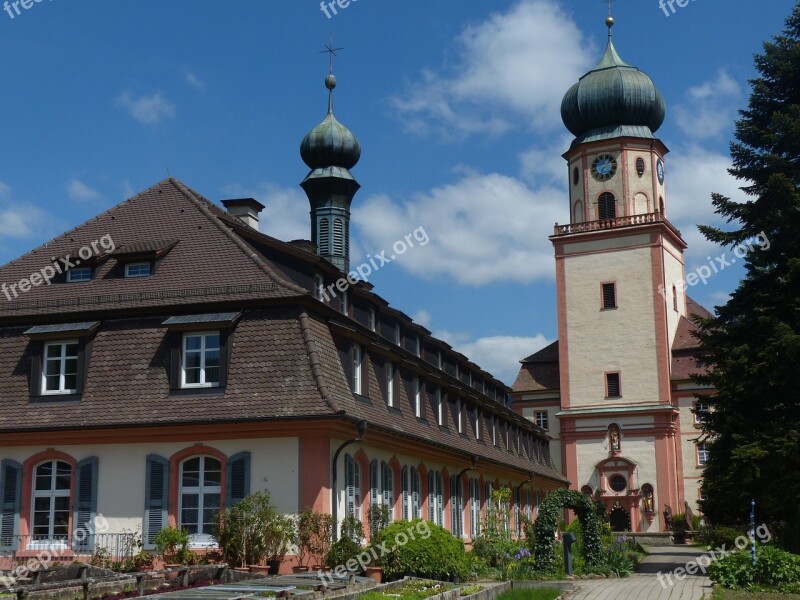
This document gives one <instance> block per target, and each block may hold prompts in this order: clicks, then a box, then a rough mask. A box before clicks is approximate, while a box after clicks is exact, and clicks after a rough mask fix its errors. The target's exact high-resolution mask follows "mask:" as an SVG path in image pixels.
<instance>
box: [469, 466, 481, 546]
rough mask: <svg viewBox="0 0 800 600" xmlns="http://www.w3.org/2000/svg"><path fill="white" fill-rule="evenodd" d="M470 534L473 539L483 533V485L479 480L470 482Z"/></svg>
mask: <svg viewBox="0 0 800 600" xmlns="http://www.w3.org/2000/svg"><path fill="white" fill-rule="evenodd" d="M468 487H469V533H470V535H471V536H472V539H475V538H476V537H478V536H479V535H480V533H481V484H480V481H478V479H477V478H475V477H473V478H471V479H470V480H469V486H468Z"/></svg>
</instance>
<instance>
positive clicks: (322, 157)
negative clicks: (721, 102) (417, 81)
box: [300, 39, 361, 273]
mask: <svg viewBox="0 0 800 600" xmlns="http://www.w3.org/2000/svg"><path fill="white" fill-rule="evenodd" d="M338 50H342V48H334V47H333V39H331V42H330V43H329V44H326V45H325V50H323V52H326V53H328V54H329V56H330V59H329V60H330V66H329V70H328V75H327V76H326V77H325V87H326V88H327V89H328V114H327V115H326V117H325V118H324V119H323V121H322V122H321V123H320V124H319V125H317V126H316V127H315V128H314V129H312V130H311V131H310V132H309V133H308V135H306V137H305V138H303V142H302V144H301V145H300V156H301V157H302V159H303V162H305V163H306V165H308V167H309V169H311V171H310V172H309V174H308V175H307V176H306V178H305V179H304V180H303V182H302V183H301V184H300V187H302V188H303V191H305V193H306V196H308V201H309V203H310V205H311V241H312V242H313V243H314V245H315V246H316V248H317V254H318V255H319V256H321V257H322V258H324V259H327V260H328V261H330V262H331V263H333V264H334V265H336V266H337V267H338V268H339V269H340V270H341V271H342V272H344V273H347V272H348V271H349V269H350V204H351V203H352V201H353V197H354V196H355V195H356V192H358V190H359V188H360V187H361V186H360V185H359V183H358V182H357V181H356V180H355V178H354V177H353V175H352V174H351V173H350V169H352V168H353V167H355V166H356V164H358V161H359V159H360V158H361V145H360V144H359V143H358V140H357V139H356V137H355V136H354V135H353V134H352V133H351V132H350V130H349V129H347V127H345V126H344V125H342V124H341V123H340V122H339V121H338V120H337V119H336V116H335V115H334V114H333V90H334V89H335V88H336V77H335V76H334V74H333V57H334V56H336V52H337V51H338Z"/></svg>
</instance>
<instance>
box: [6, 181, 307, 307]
mask: <svg viewBox="0 0 800 600" xmlns="http://www.w3.org/2000/svg"><path fill="white" fill-rule="evenodd" d="M221 212H222V211H220V210H219V209H217V208H216V207H215V206H214V205H213V204H212V203H211V202H209V201H208V200H206V199H205V198H203V197H202V196H200V195H199V194H196V193H194V192H192V191H191V190H189V189H188V188H187V187H186V186H184V185H183V184H182V183H181V182H179V181H177V180H175V179H172V178H170V179H166V180H164V181H162V182H160V183H158V184H156V185H155V186H153V187H151V188H150V189H148V190H146V191H144V192H142V193H141V194H138V195H136V196H134V197H133V198H131V199H130V200H127V201H125V202H123V203H122V204H119V205H117V206H115V207H114V208H112V209H110V210H108V211H107V212H105V213H103V214H101V215H99V216H97V217H95V218H93V219H91V220H89V221H87V222H86V223H84V224H83V225H80V226H78V227H76V228H75V229H73V230H71V231H69V232H67V233H65V234H63V235H61V236H59V237H57V238H55V239H54V240H52V241H50V242H48V243H47V244H45V245H43V246H40V247H39V248H36V249H35V250H33V251H31V252H29V253H27V254H25V255H24V256H22V257H20V258H19V259H17V260H14V261H12V262H10V263H7V264H6V265H3V266H2V267H0V283H5V284H6V285H7V286H10V285H12V284H16V283H17V282H19V281H21V280H23V279H28V278H30V276H31V275H32V274H34V273H39V272H41V270H42V269H43V268H45V267H48V266H50V265H51V264H52V263H51V260H52V257H56V258H58V257H62V256H66V255H68V254H70V255H72V256H74V254H73V253H75V252H76V248H80V247H81V246H85V247H91V244H92V242H95V247H96V248H98V249H99V251H101V252H103V251H104V248H103V247H102V246H101V245H100V244H98V241H101V240H102V239H103V238H104V237H105V240H106V241H107V240H108V239H109V238H110V239H111V240H112V241H113V243H114V246H115V248H121V249H124V248H125V247H126V246H129V245H133V246H134V247H138V245H142V244H143V242H147V244H146V245H147V246H148V247H151V246H153V244H154V243H155V241H157V240H162V239H163V238H164V234H165V233H166V232H165V231H164V229H165V226H166V224H168V227H169V229H170V231H169V232H168V234H169V235H170V236H171V237H173V239H176V240H177V239H179V240H180V243H178V244H177V245H176V246H175V247H174V248H173V249H172V251H171V252H169V254H167V256H166V257H165V258H164V259H163V260H162V261H161V262H160V264H159V265H158V267H157V269H156V270H155V272H154V273H153V275H151V276H150V277H143V278H135V279H125V278H124V277H122V275H121V273H120V271H121V269H120V264H119V263H118V261H117V260H114V258H113V256H112V258H111V259H110V260H106V261H105V262H103V263H102V264H101V265H100V266H98V267H97V268H96V271H95V275H94V278H93V280H92V281H90V282H83V283H70V284H67V283H59V284H56V283H53V284H52V285H40V286H39V287H33V288H32V289H30V291H28V292H25V293H20V292H18V296H17V297H16V298H15V297H14V296H13V294H12V301H9V300H8V298H6V297H5V296H4V295H0V322H2V321H3V320H4V319H5V318H7V317H13V318H15V319H18V318H20V317H21V316H23V315H37V314H39V315H47V314H51V313H59V314H64V313H76V312H87V311H94V310H103V309H130V308H142V307H152V306H164V305H176V306H177V305H186V304H193V303H198V302H219V301H230V300H246V299H267V298H286V297H291V296H298V295H302V294H307V293H308V292H306V290H304V289H303V288H300V287H299V286H297V285H295V284H294V283H293V282H291V281H290V280H289V279H288V278H286V277H285V276H283V275H282V274H281V273H279V272H277V271H276V270H275V269H273V268H272V266H271V265H269V264H267V262H266V261H265V260H264V259H263V258H262V257H260V255H259V254H258V253H257V252H256V251H255V250H253V249H252V248H251V247H250V246H249V245H248V244H247V243H246V242H244V241H243V240H242V239H241V238H240V237H239V236H237V235H236V234H234V233H233V232H232V231H231V230H230V228H229V227H228V226H226V224H225V223H223V222H222V220H221V219H220V218H219V213H221ZM159 244H160V243H159Z"/></svg>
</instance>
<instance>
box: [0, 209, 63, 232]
mask: <svg viewBox="0 0 800 600" xmlns="http://www.w3.org/2000/svg"><path fill="white" fill-rule="evenodd" d="M54 226H55V219H54V218H53V216H52V215H50V214H49V213H47V212H46V211H44V210H42V209H41V208H40V207H39V206H37V205H35V204H32V203H30V202H21V203H18V202H15V203H14V204H13V205H12V206H2V205H0V240H8V239H18V240H22V239H27V238H36V237H42V233H43V232H44V233H45V234H48V233H49V232H51V231H52V230H53V229H54Z"/></svg>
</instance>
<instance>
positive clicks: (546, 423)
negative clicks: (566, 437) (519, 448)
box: [533, 410, 550, 431]
mask: <svg viewBox="0 0 800 600" xmlns="http://www.w3.org/2000/svg"><path fill="white" fill-rule="evenodd" d="M533 421H534V423H536V425H537V426H539V427H541V428H542V429H544V430H545V431H548V430H549V429H550V417H549V413H548V411H546V410H537V411H536V412H535V413H533Z"/></svg>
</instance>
